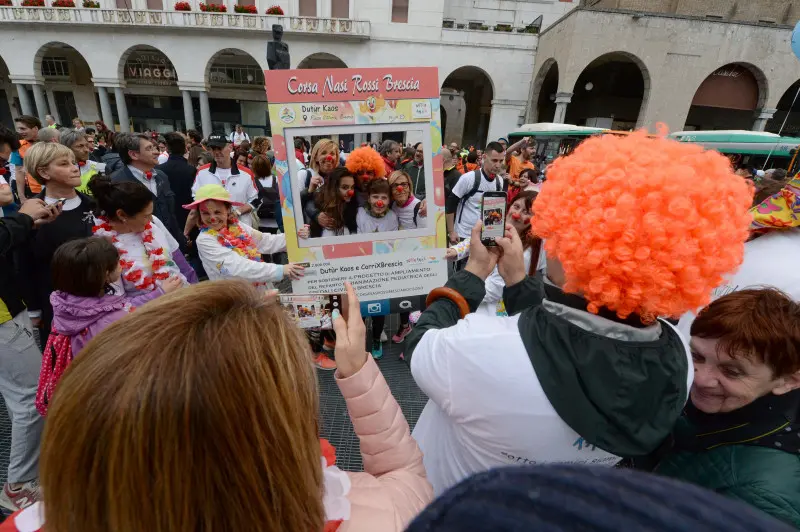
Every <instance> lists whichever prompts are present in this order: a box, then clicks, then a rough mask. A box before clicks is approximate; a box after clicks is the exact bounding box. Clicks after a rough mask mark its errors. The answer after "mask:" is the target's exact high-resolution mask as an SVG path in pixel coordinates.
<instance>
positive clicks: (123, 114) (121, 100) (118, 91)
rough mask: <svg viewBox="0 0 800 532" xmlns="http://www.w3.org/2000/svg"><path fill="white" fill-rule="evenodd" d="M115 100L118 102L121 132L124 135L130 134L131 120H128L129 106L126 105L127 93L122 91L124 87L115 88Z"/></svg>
mask: <svg viewBox="0 0 800 532" xmlns="http://www.w3.org/2000/svg"><path fill="white" fill-rule="evenodd" d="M114 99H115V100H116V101H117V115H118V116H119V130H120V132H122V133H130V131H131V120H130V118H128V104H127V103H125V91H123V90H122V87H114Z"/></svg>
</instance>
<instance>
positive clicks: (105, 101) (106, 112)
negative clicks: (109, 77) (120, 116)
mask: <svg viewBox="0 0 800 532" xmlns="http://www.w3.org/2000/svg"><path fill="white" fill-rule="evenodd" d="M97 95H98V96H99V97H100V116H102V117H103V122H104V123H105V124H106V126H108V129H110V130H112V131H113V130H114V113H113V112H111V100H110V99H109V98H108V89H106V88H105V87H97Z"/></svg>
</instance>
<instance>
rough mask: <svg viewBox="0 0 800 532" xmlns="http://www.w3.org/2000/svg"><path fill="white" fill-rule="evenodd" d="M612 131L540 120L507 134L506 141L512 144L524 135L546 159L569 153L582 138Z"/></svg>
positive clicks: (538, 153)
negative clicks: (532, 140) (533, 141)
mask: <svg viewBox="0 0 800 532" xmlns="http://www.w3.org/2000/svg"><path fill="white" fill-rule="evenodd" d="M603 133H614V132H613V131H611V130H609V129H604V128H602V127H586V126H573V125H571V124H551V123H549V122H540V123H538V124H525V125H524V126H521V127H520V128H519V129H516V130H514V131H512V132H511V133H509V134H508V142H509V145H510V144H514V143H515V142H518V141H520V140H522V139H523V138H525V137H531V138H532V139H534V140H535V141H536V153H537V155H539V157H540V158H544V159H545V160H546V161H548V162H549V161H552V160H553V159H555V158H556V157H560V156H562V155H569V154H570V152H572V150H573V149H575V146H577V145H578V144H580V143H581V141H583V140H584V139H586V138H588V137H591V136H593V135H601V134H603Z"/></svg>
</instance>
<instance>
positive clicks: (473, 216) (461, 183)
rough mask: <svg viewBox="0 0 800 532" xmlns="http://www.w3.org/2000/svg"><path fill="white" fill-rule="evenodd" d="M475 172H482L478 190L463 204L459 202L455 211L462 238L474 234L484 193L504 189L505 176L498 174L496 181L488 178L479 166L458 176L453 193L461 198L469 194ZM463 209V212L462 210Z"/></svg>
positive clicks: (458, 229)
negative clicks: (473, 230) (473, 229)
mask: <svg viewBox="0 0 800 532" xmlns="http://www.w3.org/2000/svg"><path fill="white" fill-rule="evenodd" d="M475 172H480V173H481V184H480V185H479V186H478V191H477V192H475V194H473V195H472V197H470V198H469V199H468V200H467V201H466V203H464V204H463V205H462V204H461V203H459V205H458V209H457V210H456V213H455V230H456V233H458V236H460V237H461V238H469V237H470V235H471V234H472V228H473V227H475V224H476V223H478V219H479V218H480V212H481V200H482V199H483V193H484V192H489V191H496V190H503V178H502V177H500V176H497V177H495V178H494V181H489V180H488V179H486V175H484V173H483V171H482V170H481V169H480V168H479V169H477V170H473V171H472V172H467V173H466V174H464V175H462V176H461V177H459V178H458V182H457V183H456V184H455V186H454V187H453V194H454V195H455V196H457V197H459V198H463V197H464V196H466V195H467V194H469V192H470V190H472V187H473V185H474V184H475ZM462 211H463V212H462Z"/></svg>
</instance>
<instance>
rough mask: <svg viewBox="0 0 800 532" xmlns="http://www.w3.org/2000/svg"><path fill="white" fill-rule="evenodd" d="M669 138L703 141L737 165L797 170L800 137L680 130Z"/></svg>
mask: <svg viewBox="0 0 800 532" xmlns="http://www.w3.org/2000/svg"><path fill="white" fill-rule="evenodd" d="M669 138H671V139H675V140H677V141H679V142H691V143H694V144H700V145H702V146H703V147H705V148H708V149H712V150H716V151H718V152H720V153H722V154H724V155H727V156H728V158H730V160H731V163H733V165H734V166H736V167H742V166H747V167H754V168H756V169H759V170H760V169H762V168H763V169H765V170H769V169H770V168H785V169H786V170H788V172H789V174H794V173H795V172H797V164H798V161H797V152H798V146H800V138H797V137H781V136H780V135H776V134H775V133H766V132H762V131H744V130H732V131H677V132H675V133H670V135H669Z"/></svg>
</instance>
